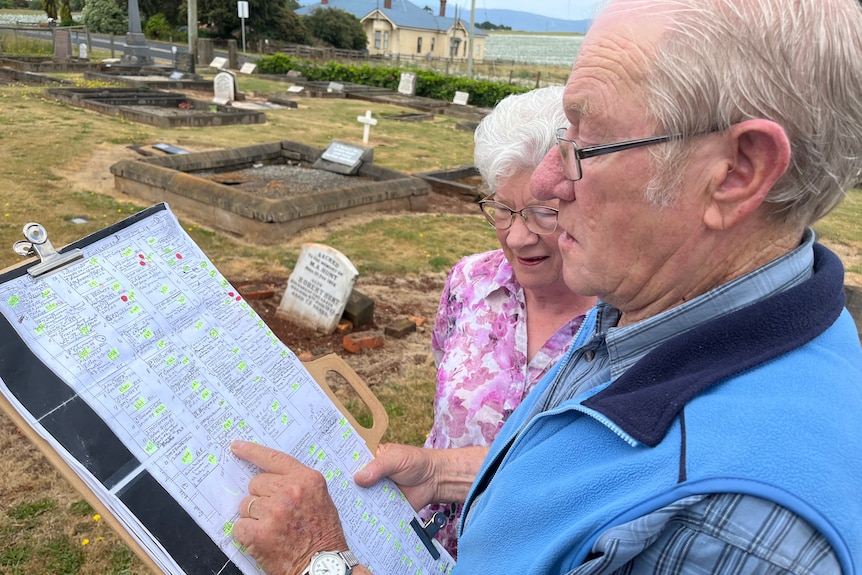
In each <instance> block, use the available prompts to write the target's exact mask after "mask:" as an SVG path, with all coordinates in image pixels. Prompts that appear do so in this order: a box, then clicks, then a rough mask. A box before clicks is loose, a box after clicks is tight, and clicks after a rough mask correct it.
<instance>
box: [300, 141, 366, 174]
mask: <svg viewBox="0 0 862 575" xmlns="http://www.w3.org/2000/svg"><path fill="white" fill-rule="evenodd" d="M373 159H374V148H366V147H364V146H357V145H355V144H349V143H347V142H339V141H338V140H333V141H332V142H330V144H329V146H328V147H327V148H326V149H325V150H324V151H323V154H321V155H320V158H318V160H317V161H316V162H315V163H314V164H313V165H312V168H314V169H316V170H326V171H328V172H334V173H336V174H342V175H345V176H352V175H354V174H356V173H358V172H359V169H360V168H361V167H362V163H363V162H368V163H370V162H371V161H373Z"/></svg>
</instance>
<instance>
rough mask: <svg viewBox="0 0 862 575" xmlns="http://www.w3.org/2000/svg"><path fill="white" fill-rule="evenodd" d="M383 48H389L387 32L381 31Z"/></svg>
mask: <svg viewBox="0 0 862 575" xmlns="http://www.w3.org/2000/svg"><path fill="white" fill-rule="evenodd" d="M383 49H384V50H388V49H389V32H384V33H383Z"/></svg>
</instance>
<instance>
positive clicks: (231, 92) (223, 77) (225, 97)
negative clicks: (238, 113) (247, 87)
mask: <svg viewBox="0 0 862 575" xmlns="http://www.w3.org/2000/svg"><path fill="white" fill-rule="evenodd" d="M235 89H236V79H235V78H234V77H233V74H231V73H230V72H225V71H222V72H219V73H218V74H216V76H215V78H214V79H213V93H214V94H215V96H214V97H213V102H214V103H216V104H221V105H225V104H227V103H228V102H233V101H234V99H235V98H236V91H235Z"/></svg>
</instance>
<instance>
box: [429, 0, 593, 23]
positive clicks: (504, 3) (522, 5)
mask: <svg viewBox="0 0 862 575" xmlns="http://www.w3.org/2000/svg"><path fill="white" fill-rule="evenodd" d="M472 1H473V0H449V2H448V5H449V6H453V5H455V4H457V5H458V6H460V7H461V8H463V9H465V10H469V9H470V6H471V5H472ZM598 2H599V0H529V1H525V0H475V3H476V12H477V13H480V11H481V10H483V9H485V10H491V9H494V8H498V9H503V10H518V11H520V12H530V13H532V14H540V15H542V16H548V17H550V18H562V19H564V20H587V19H590V18H592V17H593V8H594V6H595V5H596V4H597V3H598ZM414 3H415V2H414Z"/></svg>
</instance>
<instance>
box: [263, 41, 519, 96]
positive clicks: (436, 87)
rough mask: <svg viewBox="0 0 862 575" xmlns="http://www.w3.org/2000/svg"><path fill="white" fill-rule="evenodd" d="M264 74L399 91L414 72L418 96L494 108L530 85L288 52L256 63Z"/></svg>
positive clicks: (264, 58)
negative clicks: (466, 97)
mask: <svg viewBox="0 0 862 575" xmlns="http://www.w3.org/2000/svg"><path fill="white" fill-rule="evenodd" d="M257 69H258V72H259V73H261V74H274V75H280V74H286V73H287V72H288V71H290V70H296V71H298V72H301V73H302V76H303V77H304V78H306V79H307V80H311V81H323V82H352V83H354V84H363V85H365V86H378V87H381V88H388V89H390V90H397V89H398V84H399V83H400V82H401V73H402V72H404V71H411V72H414V73H415V74H416V95H417V96H421V97H424V98H434V99H435V100H445V101H448V102H451V101H452V99H453V98H454V97H455V92H467V93H469V94H470V104H471V105H473V106H479V107H481V108H492V107H494V106H496V105H497V103H498V102H499V101H500V100H502V99H503V98H505V97H506V96H508V95H509V94H520V93H522V92H527V91H529V88H522V87H520V86H511V85H509V84H500V83H497V82H486V81H483V80H472V79H470V78H461V77H457V76H446V75H443V74H438V73H436V72H429V71H427V70H406V69H403V68H384V67H380V66H368V65H362V66H351V65H347V64H341V63H339V62H333V61H330V62H326V63H324V64H321V65H316V64H314V63H313V62H311V61H308V60H302V59H299V58H294V57H292V56H288V55H286V54H275V55H273V56H264V57H263V58H261V59H260V60H259V61H258V63H257Z"/></svg>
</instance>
